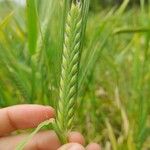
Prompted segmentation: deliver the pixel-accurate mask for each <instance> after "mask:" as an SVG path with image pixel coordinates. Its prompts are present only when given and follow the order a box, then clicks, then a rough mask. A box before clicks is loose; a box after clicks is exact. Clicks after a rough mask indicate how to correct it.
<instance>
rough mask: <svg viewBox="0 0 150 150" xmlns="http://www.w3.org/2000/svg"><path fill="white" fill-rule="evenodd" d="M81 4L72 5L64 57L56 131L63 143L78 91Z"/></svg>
mask: <svg viewBox="0 0 150 150" xmlns="http://www.w3.org/2000/svg"><path fill="white" fill-rule="evenodd" d="M81 23H82V19H81V4H80V3H79V2H77V3H75V4H74V3H72V6H71V8H70V10H69V12H68V15H67V20H66V25H65V37H64V47H63V56H62V67H61V69H62V70H61V79H60V93H59V94H60V100H59V104H58V108H57V117H56V124H55V129H56V133H57V135H58V137H59V138H60V140H61V142H62V143H66V142H67V134H68V132H69V131H70V130H71V128H72V122H73V118H74V113H75V105H76V99H77V91H78V72H79V61H80V59H79V55H80V44H81V28H82V27H81Z"/></svg>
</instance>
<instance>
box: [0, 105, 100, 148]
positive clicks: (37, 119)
mask: <svg viewBox="0 0 150 150" xmlns="http://www.w3.org/2000/svg"><path fill="white" fill-rule="evenodd" d="M54 116H55V113H54V109H53V108H52V107H49V106H48V107H47V106H41V105H18V106H17V105H16V106H12V107H7V108H3V109H0V150H1V149H2V150H14V149H15V147H16V146H17V145H18V143H20V141H22V140H23V139H24V138H25V137H27V136H28V135H27V134H21V135H12V134H11V133H12V132H13V131H16V130H19V129H28V128H34V127H36V126H37V125H38V124H39V123H41V122H43V121H45V120H48V119H50V118H53V117H54ZM68 137H69V142H70V144H66V145H63V146H62V147H61V144H60V142H59V139H58V137H57V136H56V134H55V132H54V131H44V132H40V133H38V134H36V135H35V136H34V137H33V139H32V140H31V141H30V142H29V143H28V144H27V145H26V148H25V150H57V149H59V150H84V148H83V147H82V146H81V145H83V144H84V138H83V136H82V135H81V134H80V133H78V132H72V133H70V134H69V135H68ZM75 143H79V144H81V145H79V144H75ZM73 146H74V149H72V148H73ZM75 146H76V147H75ZM87 150H100V148H99V147H98V145H97V144H90V145H89V146H88V147H87Z"/></svg>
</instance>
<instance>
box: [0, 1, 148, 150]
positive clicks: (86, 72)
mask: <svg viewBox="0 0 150 150" xmlns="http://www.w3.org/2000/svg"><path fill="white" fill-rule="evenodd" d="M28 2H31V1H28ZM32 2H34V3H32ZM32 2H31V3H32V4H30V7H33V8H34V9H32V12H31V10H30V9H29V8H30V7H27V8H23V7H21V8H20V6H17V5H14V4H13V3H10V2H7V3H6V2H4V3H3V4H0V7H1V8H0V106H1V107H6V106H10V105H14V104H20V103H37V104H44V105H51V106H53V107H55V108H56V107H57V104H58V101H59V99H60V98H59V83H60V75H61V58H62V52H63V43H64V38H63V35H64V33H65V30H64V27H65V25H64V24H65V22H66V21H65V19H66V17H67V12H68V11H69V5H68V4H67V2H68V1H61V2H62V3H60V1H59V0H54V1H49V0H44V1H40V0H36V1H32ZM64 2H66V3H65V4H66V5H65V6H63V4H64ZM128 2H130V1H127V0H125V1H124V2H123V3H122V5H121V6H119V7H116V6H114V7H111V8H106V9H101V11H99V12H96V13H93V12H90V13H89V15H88V19H87V10H88V9H86V8H88V1H83V6H84V8H83V9H82V19H83V23H82V33H81V43H82V44H81V49H82V55H81V56H80V57H81V58H80V68H79V73H78V98H77V100H76V112H75V114H74V115H75V117H74V123H73V124H72V123H71V124H72V125H71V128H70V127H69V128H68V127H67V125H66V126H63V128H67V129H66V130H70V129H72V130H78V131H80V132H81V133H82V134H83V135H84V136H85V138H86V143H89V142H92V141H94V142H98V143H99V144H101V145H102V147H103V149H106V150H107V149H108V150H109V149H113V150H124V149H125V150H127V149H128V150H147V149H149V148H150V145H149V143H150V125H149V124H150V111H149V110H150V101H149V98H150V93H149V90H150V65H149V64H150V57H149V55H150V51H149V50H150V48H149V43H150V28H149V24H150V8H149V6H150V4H148V5H147V4H146V3H145V1H142V0H141V5H140V7H138V6H136V7H131V8H127V6H128ZM85 4H86V5H85ZM92 8H93V7H92ZM62 12H63V13H62ZM29 14H32V15H33V19H31V18H29ZM33 22H34V23H33ZM86 22H87V25H86ZM32 24H34V25H35V26H34V27H33V26H31V25H32ZM85 27H86V31H85ZM31 28H33V29H31ZM84 32H85V36H84ZM33 37H34V38H33ZM32 40H33V41H32ZM76 83H77V82H76ZM63 94H64V92H63ZM63 100H65V99H63ZM67 101H68V100H67ZM68 105H69V104H68ZM58 108H59V107H58Z"/></svg>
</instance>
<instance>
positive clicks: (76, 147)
mask: <svg viewBox="0 0 150 150" xmlns="http://www.w3.org/2000/svg"><path fill="white" fill-rule="evenodd" d="M68 150H84V148H83V147H82V146H80V145H73V146H71V147H70V148H69V149H68Z"/></svg>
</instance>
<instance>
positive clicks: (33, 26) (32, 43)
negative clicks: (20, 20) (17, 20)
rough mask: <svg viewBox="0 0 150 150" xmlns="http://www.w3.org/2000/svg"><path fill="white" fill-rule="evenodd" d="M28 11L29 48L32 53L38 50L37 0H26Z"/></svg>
mask: <svg viewBox="0 0 150 150" xmlns="http://www.w3.org/2000/svg"><path fill="white" fill-rule="evenodd" d="M26 7H27V9H26V11H27V30H28V48H29V51H30V54H31V55H33V54H34V53H35V51H36V43H37V39H38V21H37V19H38V18H37V11H36V3H35V0H26Z"/></svg>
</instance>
